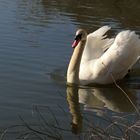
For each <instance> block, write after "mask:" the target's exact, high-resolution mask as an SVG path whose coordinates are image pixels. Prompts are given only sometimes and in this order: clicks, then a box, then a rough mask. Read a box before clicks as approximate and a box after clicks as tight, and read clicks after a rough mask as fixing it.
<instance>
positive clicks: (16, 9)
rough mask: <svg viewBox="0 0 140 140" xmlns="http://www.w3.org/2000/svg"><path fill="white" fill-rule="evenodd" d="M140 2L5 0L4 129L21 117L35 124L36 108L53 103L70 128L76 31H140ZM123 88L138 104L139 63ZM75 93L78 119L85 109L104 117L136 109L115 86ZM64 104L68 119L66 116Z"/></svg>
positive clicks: (0, 7) (0, 8)
mask: <svg viewBox="0 0 140 140" xmlns="http://www.w3.org/2000/svg"><path fill="white" fill-rule="evenodd" d="M139 4H140V1H138V0H129V1H128V0H124V1H121V0H106V1H102V0H93V1H90V0H89V1H86V0H80V1H74V0H66V1H64V0H51V1H50V0H34V1H31V0H12V1H9V0H1V1H0V17H1V21H0V33H1V34H0V88H1V92H0V94H1V98H0V114H1V116H0V124H1V125H0V127H1V128H5V127H7V126H10V125H15V124H20V123H22V121H21V119H19V115H20V116H22V117H23V118H24V119H25V120H27V121H28V122H30V121H31V122H32V121H33V122H36V119H34V118H33V117H32V115H33V114H32V110H33V108H34V106H38V107H41V110H42V111H43V112H47V111H46V110H47V109H45V110H44V108H45V107H47V108H48V107H49V108H50V109H51V110H52V112H55V114H56V116H57V118H58V120H59V121H60V122H63V121H64V122H66V124H67V126H66V128H67V129H68V130H71V128H70V127H71V126H70V122H71V121H72V120H73V119H72V118H73V117H72V116H73V113H72V112H73V111H71V103H70V102H69V101H70V99H69V96H68V95H69V93H72V92H73V90H71V89H67V87H66V84H65V83H66V70H67V65H68V63H69V59H70V56H71V54H72V51H73V50H72V48H71V47H70V46H71V43H72V41H73V37H74V34H75V31H76V30H77V29H78V28H85V29H86V30H87V31H88V32H93V31H94V30H96V29H97V28H99V27H101V26H103V25H110V26H111V27H112V35H113V36H114V35H116V34H117V33H118V32H119V31H120V30H124V29H131V30H135V31H136V32H137V33H138V34H139V33H140V28H139V27H140V26H139V25H140V14H139V11H140V7H139ZM123 86H124V85H123ZM123 89H124V90H125V91H126V92H127V94H128V96H129V97H130V99H131V100H132V102H133V103H134V105H135V106H136V107H137V108H138V107H139V104H140V95H139V93H140V64H139V63H138V64H137V65H136V66H135V67H134V69H133V70H132V71H131V73H130V77H129V78H128V79H127V82H126V85H125V87H123ZM66 91H67V93H66ZM74 92H75V90H74ZM76 92H77V93H76V94H78V96H76V105H75V103H74V106H78V107H77V110H76V112H78V116H76V118H80V120H79V122H81V113H82V115H83V114H84V113H89V112H90V113H91V116H92V115H93V116H94V115H97V116H101V115H102V114H103V112H106V113H107V114H108V113H109V114H110V115H114V114H115V113H116V114H115V115H124V114H127V113H128V112H129V113H130V112H131V113H132V112H136V111H135V108H134V106H133V105H131V103H130V102H129V100H128V99H127V98H126V97H125V95H124V94H123V93H122V92H121V91H120V90H119V89H117V88H116V87H100V88H96V87H92V88H87V89H85V88H84V89H83V88H82V89H78V90H77V89H76ZM117 94H118V95H117ZM67 98H68V99H67ZM67 100H68V101H67ZM78 102H80V103H81V104H82V105H81V104H79V103H78ZM72 106H73V103H72ZM42 107H43V109H42ZM60 108H61V109H60ZM62 108H63V110H64V112H65V114H67V117H64V116H65V115H64V114H63V113H62ZM60 110H61V111H60ZM80 110H82V112H81V111H80ZM69 111H70V112H69ZM47 113H48V112H47ZM49 113H50V112H49ZM49 113H48V114H49ZM123 113H124V114H123ZM129 113H128V114H129ZM50 114H51V113H50ZM79 114H80V115H79ZM74 118H75V117H74ZM95 121H97V119H95ZM100 122H101V120H100ZM63 124H64V123H62V127H63ZM64 127H65V125H64ZM79 127H81V126H79ZM64 137H65V138H69V139H71V138H73V139H74V138H77V137H75V135H73V134H72V133H66V134H65V136H64ZM137 139H138V136H137Z"/></svg>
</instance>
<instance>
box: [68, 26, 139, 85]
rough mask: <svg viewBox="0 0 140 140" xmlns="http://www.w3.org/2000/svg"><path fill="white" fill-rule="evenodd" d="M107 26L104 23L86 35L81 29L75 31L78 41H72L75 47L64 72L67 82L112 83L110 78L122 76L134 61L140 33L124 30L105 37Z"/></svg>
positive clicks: (137, 51)
mask: <svg viewBox="0 0 140 140" xmlns="http://www.w3.org/2000/svg"><path fill="white" fill-rule="evenodd" d="M109 29H110V27H108V26H103V27H101V28H100V29H98V30H96V31H95V32H93V33H91V34H89V35H87V34H86V32H85V31H84V30H79V31H77V33H76V36H78V43H74V47H75V49H74V53H73V55H72V58H71V61H70V64H69V68H68V72H67V82H68V83H75V84H81V85H88V84H91V83H97V84H108V83H112V82H113V80H120V79H122V78H123V77H124V76H125V75H126V74H127V73H128V70H129V69H131V67H132V66H133V65H134V64H135V63H136V62H137V60H138V58H139V54H140V39H139V36H138V35H136V34H135V32H133V31H129V30H126V31H122V32H120V33H119V34H118V35H117V36H116V38H112V39H108V38H106V39H104V38H105V37H106V36H104V34H105V33H106V32H107V31H108V30H109ZM79 34H80V37H79ZM76 41H77V40H76Z"/></svg>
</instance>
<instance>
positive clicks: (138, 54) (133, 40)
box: [114, 30, 140, 68]
mask: <svg viewBox="0 0 140 140" xmlns="http://www.w3.org/2000/svg"><path fill="white" fill-rule="evenodd" d="M114 44H115V46H116V47H119V48H120V49H121V48H124V54H125V55H126V56H127V55H128V54H129V55H128V56H129V57H128V58H127V62H126V63H129V64H130V66H129V67H130V68H131V67H132V66H133V65H134V64H135V63H136V62H137V61H138V59H139V58H140V39H139V35H137V34H136V33H135V32H134V31H130V30H126V31H122V32H120V33H119V34H118V35H117V37H116V38H115V41H114Z"/></svg>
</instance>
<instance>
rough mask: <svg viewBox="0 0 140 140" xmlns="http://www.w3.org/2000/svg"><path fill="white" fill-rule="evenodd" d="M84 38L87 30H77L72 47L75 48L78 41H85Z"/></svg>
mask: <svg viewBox="0 0 140 140" xmlns="http://www.w3.org/2000/svg"><path fill="white" fill-rule="evenodd" d="M86 39H87V32H86V31H85V30H84V29H79V30H77V31H76V35H75V39H74V42H73V44H72V47H73V48H75V47H76V46H77V45H78V44H79V42H80V41H85V40H86Z"/></svg>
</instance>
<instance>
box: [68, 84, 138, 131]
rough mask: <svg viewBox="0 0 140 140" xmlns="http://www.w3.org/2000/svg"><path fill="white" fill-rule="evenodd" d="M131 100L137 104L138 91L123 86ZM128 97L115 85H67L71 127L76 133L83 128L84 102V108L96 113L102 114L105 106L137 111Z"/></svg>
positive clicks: (124, 110) (118, 111)
mask: <svg viewBox="0 0 140 140" xmlns="http://www.w3.org/2000/svg"><path fill="white" fill-rule="evenodd" d="M121 88H122V89H123V91H125V93H126V94H127V96H128V97H129V99H130V100H131V102H133V104H134V105H135V106H137V98H136V93H135V92H136V91H135V90H134V89H129V88H128V87H122V86H121ZM128 97H126V95H125V94H124V93H123V92H122V91H121V90H120V89H119V88H117V87H116V86H115V85H111V86H110V87H98V88H97V87H94V88H90V87H89V88H78V87H77V86H68V87H67V101H68V104H69V110H70V113H71V116H72V122H71V129H72V132H73V133H75V134H78V133H80V131H81V130H82V113H81V112H80V104H79V103H82V104H84V110H90V111H94V112H96V113H97V114H96V115H102V113H101V112H103V109H104V108H107V109H108V110H111V111H113V112H117V113H121V112H127V113H130V112H135V108H134V106H133V105H132V103H131V102H130V101H129V99H128Z"/></svg>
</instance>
